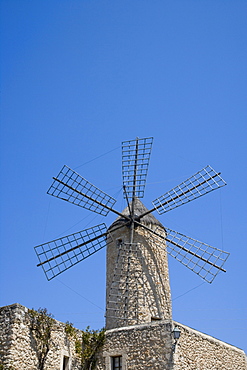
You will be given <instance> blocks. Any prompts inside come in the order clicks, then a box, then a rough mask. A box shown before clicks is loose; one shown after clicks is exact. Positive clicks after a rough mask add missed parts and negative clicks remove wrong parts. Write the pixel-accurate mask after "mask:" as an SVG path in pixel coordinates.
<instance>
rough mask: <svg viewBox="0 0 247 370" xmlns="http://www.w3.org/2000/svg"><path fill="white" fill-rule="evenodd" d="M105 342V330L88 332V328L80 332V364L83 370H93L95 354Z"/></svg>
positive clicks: (95, 360)
mask: <svg viewBox="0 0 247 370" xmlns="http://www.w3.org/2000/svg"><path fill="white" fill-rule="evenodd" d="M104 341H105V329H101V330H90V329H89V327H87V328H86V330H85V331H83V332H82V346H81V362H82V369H83V370H89V369H90V370H91V369H95V367H96V363H97V353H98V352H99V350H100V349H101V348H102V346H103V344H104Z"/></svg>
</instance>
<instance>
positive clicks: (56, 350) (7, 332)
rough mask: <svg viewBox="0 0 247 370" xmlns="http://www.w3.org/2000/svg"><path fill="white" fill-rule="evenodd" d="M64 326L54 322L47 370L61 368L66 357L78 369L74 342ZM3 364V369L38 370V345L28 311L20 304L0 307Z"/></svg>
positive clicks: (1, 358)
mask: <svg viewBox="0 0 247 370" xmlns="http://www.w3.org/2000/svg"><path fill="white" fill-rule="evenodd" d="M64 329H65V324H63V323H61V322H59V321H56V320H54V326H53V328H52V337H51V339H52V344H51V348H50V351H49V352H48V356H47V359H46V362H45V369H47V370H48V369H49V370H60V369H62V363H63V356H67V357H69V358H70V365H71V369H75V370H79V369H80V366H79V365H80V362H79V360H78V357H77V356H76V354H75V345H74V339H71V338H68V336H67V335H66V333H65V331H64ZM0 333H1V335H0V361H1V362H0V363H2V364H3V365H4V366H5V367H4V369H11V370H17V369H18V370H34V369H38V359H37V353H36V348H35V343H34V340H33V338H32V333H31V330H30V316H29V310H28V309H27V308H26V307H24V306H21V305H20V304H18V303H17V304H13V305H10V306H6V307H1V308H0Z"/></svg>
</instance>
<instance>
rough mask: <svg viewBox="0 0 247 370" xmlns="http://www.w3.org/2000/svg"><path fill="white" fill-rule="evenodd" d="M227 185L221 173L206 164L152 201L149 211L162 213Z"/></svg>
mask: <svg viewBox="0 0 247 370" xmlns="http://www.w3.org/2000/svg"><path fill="white" fill-rule="evenodd" d="M225 185H226V182H225V181H224V180H223V179H222V178H221V177H220V173H217V172H215V170H214V169H213V168H212V167H210V166H206V167H205V168H203V169H202V170H201V171H199V172H197V173H196V174H195V175H193V176H191V177H190V178H189V179H187V180H186V181H184V182H182V183H181V184H180V185H178V186H176V187H175V188H173V189H172V190H170V191H168V192H167V193H165V194H163V195H162V196H161V197H159V198H157V199H155V200H154V201H153V202H152V203H153V205H154V208H153V209H152V210H150V211H149V212H152V211H154V210H155V209H156V210H157V212H158V213H159V214H160V215H161V214H163V213H166V212H168V211H170V210H172V209H174V208H177V207H179V206H181V205H182V204H186V203H188V202H191V201H192V200H194V199H197V198H199V197H201V196H203V195H205V194H207V193H209V192H211V191H213V190H216V189H218V188H220V187H222V186H225Z"/></svg>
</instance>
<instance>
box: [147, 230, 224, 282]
mask: <svg viewBox="0 0 247 370" xmlns="http://www.w3.org/2000/svg"><path fill="white" fill-rule="evenodd" d="M154 234H155V235H158V234H159V232H157V231H154ZM159 236H160V237H161V238H163V239H164V236H163V235H159ZM165 241H166V246H167V252H168V254H170V256H172V257H174V258H175V259H176V260H178V261H179V262H180V263H182V264H183V265H184V266H186V267H188V269H190V270H192V271H193V272H195V273H196V274H197V275H199V276H200V277H201V278H202V279H204V280H205V281H207V282H208V283H212V281H213V280H214V278H215V277H216V275H217V274H218V273H219V272H220V271H223V272H226V270H225V269H223V265H224V264H225V262H226V260H227V258H228V257H229V255H230V253H228V252H225V251H222V250H221V249H218V248H215V247H212V246H210V245H208V244H206V243H203V242H200V241H198V240H196V239H193V238H190V237H188V236H186V235H183V234H180V233H178V232H177V231H173V230H171V229H168V228H166V237H165Z"/></svg>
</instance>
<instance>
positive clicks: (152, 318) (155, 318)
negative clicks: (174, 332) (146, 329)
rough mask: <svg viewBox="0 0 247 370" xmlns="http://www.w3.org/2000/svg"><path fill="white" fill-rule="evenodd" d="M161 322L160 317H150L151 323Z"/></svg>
mask: <svg viewBox="0 0 247 370" xmlns="http://www.w3.org/2000/svg"><path fill="white" fill-rule="evenodd" d="M160 320H161V318H160V317H157V316H156V317H155V316H153V317H151V321H160Z"/></svg>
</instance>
